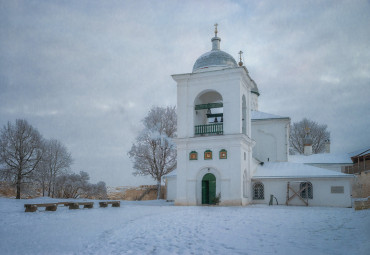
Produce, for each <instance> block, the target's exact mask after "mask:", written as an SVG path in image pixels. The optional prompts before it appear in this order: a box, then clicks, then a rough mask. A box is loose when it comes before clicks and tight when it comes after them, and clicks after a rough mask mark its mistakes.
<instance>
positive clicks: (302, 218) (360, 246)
mask: <svg viewBox="0 0 370 255" xmlns="http://www.w3.org/2000/svg"><path fill="white" fill-rule="evenodd" d="M51 201H65V200H60V199H59V200H52V199H50V198H39V199H32V200H15V199H6V198H0V254H310V255H312V254H315V255H317V254H325V255H327V254H330V255H331V254H346V255H347V254H364V255H365V254H366V255H368V254H370V241H369V240H370V210H363V211H354V209H352V208H322V207H308V208H307V207H293V206H292V207H286V206H273V207H269V206H264V205H252V206H247V207H176V206H173V204H172V203H167V202H165V201H143V202H128V201H122V202H121V207H120V208H112V207H111V206H109V207H108V208H99V207H98V204H97V203H95V205H94V208H93V209H80V210H69V209H68V207H63V206H60V207H58V210H57V211H56V212H45V211H44V208H41V209H40V211H37V212H35V213H25V212H24V208H23V205H24V204H25V203H35V202H37V203H40V202H41V203H45V202H51Z"/></svg>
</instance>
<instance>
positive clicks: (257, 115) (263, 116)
mask: <svg viewBox="0 0 370 255" xmlns="http://www.w3.org/2000/svg"><path fill="white" fill-rule="evenodd" d="M251 119H252V120H268V119H289V117H283V116H279V115H274V114H271V113H266V112H260V111H251Z"/></svg>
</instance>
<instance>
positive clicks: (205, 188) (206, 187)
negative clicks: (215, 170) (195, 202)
mask: <svg viewBox="0 0 370 255" xmlns="http://www.w3.org/2000/svg"><path fill="white" fill-rule="evenodd" d="M215 196H216V177H215V176H214V175H213V174H206V175H204V176H203V179H202V204H214V198H215Z"/></svg>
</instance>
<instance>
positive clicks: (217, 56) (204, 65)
mask: <svg viewBox="0 0 370 255" xmlns="http://www.w3.org/2000/svg"><path fill="white" fill-rule="evenodd" d="M211 42H212V50H211V51H209V52H207V53H204V54H203V55H202V56H200V57H199V58H198V59H197V61H195V64H194V66H193V73H194V72H196V71H202V70H203V69H205V70H204V71H206V70H210V69H212V70H215V69H220V68H228V67H237V66H238V65H237V64H236V61H235V59H234V58H233V57H232V56H231V55H230V54H228V53H226V52H224V51H222V50H220V42H221V38H220V37H217V28H216V30H215V37H213V38H212V39H211ZM208 68H210V69H208Z"/></svg>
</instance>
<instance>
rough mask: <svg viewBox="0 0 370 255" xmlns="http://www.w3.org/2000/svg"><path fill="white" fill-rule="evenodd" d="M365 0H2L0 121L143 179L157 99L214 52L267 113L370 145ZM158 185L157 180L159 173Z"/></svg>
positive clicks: (122, 176) (81, 158)
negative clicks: (147, 126)
mask: <svg viewBox="0 0 370 255" xmlns="http://www.w3.org/2000/svg"><path fill="white" fill-rule="evenodd" d="M369 9H370V8H369V3H368V2H367V1H356V2H355V3H353V2H348V1H325V2H322V1H309V2H297V1H278V2H277V1H226V0H220V1H186V2H185V1H161V2H152V1H124V2H122V1H59V2H45V1H3V2H1V4H0V34H1V35H2V38H1V40H0V124H1V125H4V124H5V123H6V122H7V121H14V120H15V119H16V118H26V119H27V120H29V122H30V123H31V124H32V125H34V126H35V127H36V128H38V129H39V131H40V132H41V133H42V134H43V135H44V136H45V137H46V138H51V137H53V138H56V139H59V140H60V141H61V142H63V143H64V144H65V145H66V146H67V147H68V148H69V149H70V150H71V152H72V155H73V157H74V158H75V164H74V168H75V169H76V170H77V171H79V170H84V171H87V172H89V173H90V174H91V177H92V180H97V181H98V180H100V179H101V180H105V181H107V182H108V185H121V184H125V185H129V184H130V183H132V184H135V185H136V184H140V183H142V184H145V183H148V182H149V180H148V179H140V178H138V177H135V178H133V177H132V176H131V172H132V164H131V162H130V160H129V159H128V157H127V151H128V150H129V149H130V147H131V143H132V142H133V141H134V139H135V136H136V135H137V134H138V132H139V131H140V129H141V128H142V123H141V120H142V119H143V118H144V116H145V115H146V113H147V112H148V110H149V109H150V107H151V106H152V105H174V104H176V84H175V82H174V81H173V80H172V78H171V76H170V75H171V74H177V73H188V72H191V70H192V67H193V64H194V62H195V60H196V59H197V58H198V57H199V56H200V55H201V54H203V53H204V52H206V51H209V50H210V49H211V42H210V39H211V37H212V36H213V24H214V23H216V22H217V23H219V36H220V37H221V39H222V41H221V49H223V50H225V51H226V52H228V53H230V54H231V55H232V56H234V58H237V56H238V55H237V53H238V52H239V50H243V52H245V54H244V61H243V62H244V63H245V65H246V66H247V68H248V70H249V71H250V75H251V77H252V78H253V79H254V80H255V81H256V83H257V85H258V86H259V89H260V92H261V96H260V102H259V105H260V110H262V111H266V112H271V113H275V114H278V115H286V116H290V117H291V118H292V120H293V121H299V120H301V119H302V118H303V117H308V118H311V119H313V120H315V121H318V122H320V123H325V124H327V125H328V129H329V130H330V131H331V132H332V146H333V151H353V150H355V149H358V148H361V147H364V146H367V145H368V144H369V142H370V138H369V135H368V134H367V133H368V132H366V127H368V126H369V124H370V123H369V120H368V118H366V117H365V116H367V114H368V109H369V103H368V98H369V97H370V94H369V93H370V92H369V91H370V90H369V89H368V86H369V80H370V71H369V70H370V62H369V59H370V49H369V43H368V42H369V41H370V35H369V33H368V32H367V30H368V27H370V17H369V15H368V13H369ZM153 183H154V182H153Z"/></svg>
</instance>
